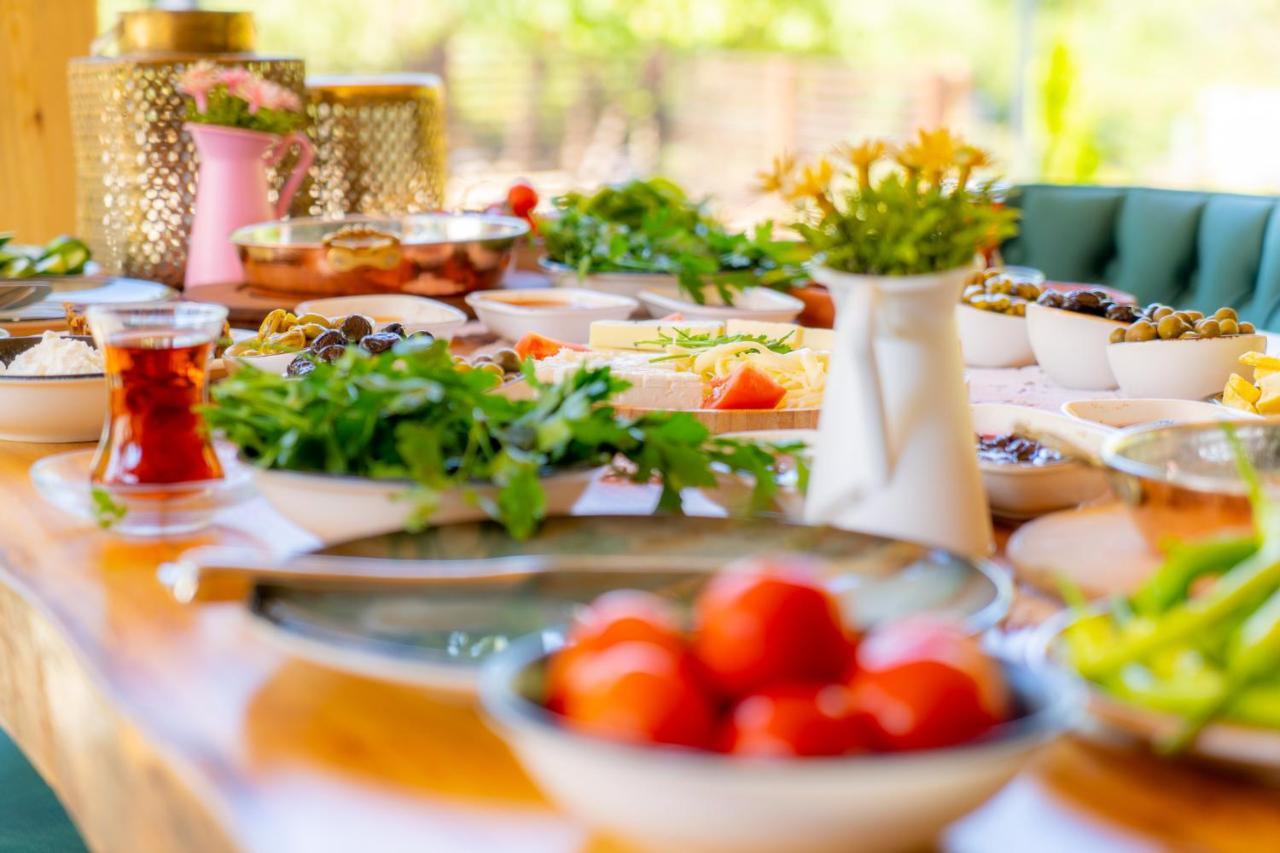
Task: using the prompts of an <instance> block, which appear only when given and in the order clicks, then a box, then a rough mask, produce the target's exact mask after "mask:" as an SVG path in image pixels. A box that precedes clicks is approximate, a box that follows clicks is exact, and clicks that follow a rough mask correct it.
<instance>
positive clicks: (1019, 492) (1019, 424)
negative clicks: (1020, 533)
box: [971, 403, 1108, 518]
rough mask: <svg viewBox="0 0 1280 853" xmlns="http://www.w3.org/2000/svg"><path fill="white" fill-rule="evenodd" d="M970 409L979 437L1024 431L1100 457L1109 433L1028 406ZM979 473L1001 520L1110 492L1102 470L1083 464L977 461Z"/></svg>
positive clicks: (977, 406) (985, 405) (991, 405)
mask: <svg viewBox="0 0 1280 853" xmlns="http://www.w3.org/2000/svg"><path fill="white" fill-rule="evenodd" d="M971 408H972V413H973V429H974V431H975V432H977V433H978V434H980V435H998V434H1001V433H1008V432H1022V431H1023V428H1025V429H1027V430H1030V431H1032V432H1034V433H1039V434H1042V435H1047V436H1057V437H1060V438H1062V439H1063V440H1064V441H1066V442H1069V443H1072V444H1075V445H1078V446H1081V447H1083V448H1085V449H1087V450H1089V451H1091V452H1093V453H1097V452H1098V450H1099V449H1100V448H1101V445H1102V440H1103V438H1105V437H1106V435H1107V433H1108V430H1105V429H1102V428H1100V427H1096V426H1093V425H1090V424H1086V423H1084V422H1083V421H1078V420H1074V419H1072V418H1068V417H1065V416H1064V415H1060V414H1058V413H1056V412H1047V411H1045V410H1043V409H1033V408H1031V407H1029V406H1013V405H1007V404H1005V403H974V404H973V406H972V407H971ZM978 468H979V469H980V470H981V471H982V484H983V486H984V487H985V488H986V490H987V500H988V501H990V503H991V512H992V513H993V514H995V515H998V516H1001V517H1003V518H1033V517H1035V516H1037V515H1043V514H1045V513H1047V512H1054V511H1055V510H1059V509H1066V508H1068V507H1073V506H1076V505H1077V504H1081V503H1084V502H1085V501H1089V500H1093V499H1094V498H1098V497H1101V496H1102V495H1104V494H1106V491H1107V480H1106V476H1105V475H1104V474H1103V472H1102V470H1101V469H1098V468H1094V467H1091V466H1089V465H1086V464H1084V463H1081V462H1072V461H1066V462H1058V463H1053V464H1049V465H1006V464H1000V463H995V462H984V461H982V460H979V461H978Z"/></svg>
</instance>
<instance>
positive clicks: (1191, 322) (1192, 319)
mask: <svg viewBox="0 0 1280 853" xmlns="http://www.w3.org/2000/svg"><path fill="white" fill-rule="evenodd" d="M1265 349H1266V337H1265V336H1264V335H1261V334H1258V332H1257V330H1256V329H1255V328H1254V326H1253V324H1252V323H1249V322H1246V321H1243V320H1241V319H1240V317H1239V315H1238V314H1237V313H1236V311H1235V309H1234V308H1219V309H1218V310H1217V311H1215V312H1213V313H1212V314H1209V315H1205V314H1204V313H1203V312H1200V311H1178V310H1175V309H1173V308H1171V307H1170V306H1168V305H1160V304H1158V303H1156V304H1152V305H1148V306H1147V307H1145V308H1142V309H1140V310H1139V312H1138V317H1137V318H1135V319H1134V321H1133V322H1131V323H1129V324H1128V325H1126V326H1124V327H1122V328H1119V329H1116V330H1113V331H1112V333H1111V338H1110V344H1109V345H1108V347H1107V360H1108V362H1109V363H1110V365H1111V370H1112V372H1113V373H1114V374H1115V377H1116V380H1117V381H1118V382H1119V384H1120V390H1121V391H1122V392H1123V393H1124V394H1125V396H1128V397H1163V398H1166V399H1177V400H1201V399H1204V398H1205V397H1208V396H1210V395H1212V394H1216V393H1217V392H1218V391H1220V390H1221V389H1222V386H1223V385H1224V384H1226V381H1227V379H1228V377H1230V376H1231V374H1232V373H1233V372H1234V371H1236V370H1238V369H1239V367H1238V360H1239V358H1240V356H1242V355H1244V354H1245V353H1246V352H1251V351H1254V350H1265Z"/></svg>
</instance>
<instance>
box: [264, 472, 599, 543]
mask: <svg viewBox="0 0 1280 853" xmlns="http://www.w3.org/2000/svg"><path fill="white" fill-rule="evenodd" d="M599 470H600V469H598V468H584V469H581V470H577V471H569V472H565V473H561V474H554V475H552V476H550V477H544V478H543V479H542V487H543V489H544V490H545V491H546V496H547V506H546V512H547V514H548V515H564V514H567V513H568V512H569V510H571V509H572V508H573V505H574V504H575V503H577V502H578V498H580V497H582V493H583V492H584V491H586V489H587V486H589V485H590V484H591V481H592V480H594V479H595V477H596V474H597V473H598V472H599ZM253 480H254V485H255V486H257V488H258V491H259V492H261V493H262V495H263V497H265V498H266V499H267V500H268V501H269V502H270V503H271V505H272V506H273V507H275V509H276V511H277V512H279V513H280V514H281V515H283V516H284V517H285V518H287V519H289V520H290V521H292V522H293V523H294V524H296V525H298V526H299V527H301V528H302V529H303V530H306V531H307V532H308V533H310V534H311V535H312V536H315V537H316V538H318V539H320V540H321V541H322V542H324V543H325V544H332V543H335V542H344V541H346V540H349V539H359V538H360V537H363V536H374V535H376V534H379V533H394V532H396V531H400V530H404V529H405V526H406V524H407V523H408V520H409V517H410V515H411V514H412V512H413V509H414V507H413V502H412V501H410V500H407V499H406V498H407V496H408V492H409V490H410V488H411V487H412V483H410V482H408V481H405V480H374V479H371V478H369V477H343V476H336V475H331V474H311V473H303V472H300V471H268V470H263V469H261V468H254V469H253ZM468 492H474V494H473V495H472V494H468ZM496 496H497V489H496V487H494V486H489V485H483V486H477V487H475V488H474V489H472V490H464V489H455V490H453V491H449V492H445V493H444V494H442V495H440V497H439V504H438V505H437V507H436V509H435V512H433V513H432V514H431V523H432V524H433V525H436V524H453V523H456V522H459V521H479V520H481V519H484V518H487V517H488V516H487V515H486V514H485V512H484V510H483V509H481V508H480V506H479V503H478V500H479V499H488V500H491V499H494V498H495V497H496Z"/></svg>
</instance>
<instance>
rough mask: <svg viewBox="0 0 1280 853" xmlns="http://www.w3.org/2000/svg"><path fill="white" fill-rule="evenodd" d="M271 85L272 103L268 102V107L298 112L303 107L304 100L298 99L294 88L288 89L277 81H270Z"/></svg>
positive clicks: (269, 84)
mask: <svg viewBox="0 0 1280 853" xmlns="http://www.w3.org/2000/svg"><path fill="white" fill-rule="evenodd" d="M267 85H268V86H269V87H271V93H272V94H271V103H269V104H267V108H268V109H273V110H288V111H289V112H295V113H296V112H298V111H299V110H301V109H302V102H301V101H299V100H298V96H297V95H296V94H294V93H293V91H292V90H290V89H286V88H285V87H284V86H280V85H278V84H276V83H268V84H267Z"/></svg>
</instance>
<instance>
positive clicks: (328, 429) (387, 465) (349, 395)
mask: <svg viewBox="0 0 1280 853" xmlns="http://www.w3.org/2000/svg"><path fill="white" fill-rule="evenodd" d="M525 375H526V380H527V381H528V382H530V383H531V384H533V386H534V390H535V395H534V397H533V399H529V400H511V399H508V398H507V397H504V396H502V395H500V394H495V393H491V392H492V391H493V390H494V387H495V385H496V384H497V382H498V381H499V380H498V378H497V377H495V376H494V375H492V374H490V373H486V372H484V371H476V370H472V371H462V370H459V369H458V367H457V366H456V365H454V363H453V360H452V357H451V356H450V355H449V352H448V345H447V343H445V342H443V341H437V342H434V343H431V344H425V343H423V342H422V341H420V340H406V341H401V342H400V343H399V344H397V345H396V346H395V347H394V348H393V349H392V350H391V351H390V352H386V353H382V354H380V355H376V356H371V355H368V354H367V353H365V352H364V351H363V350H360V349H358V348H356V347H350V348H348V351H347V353H346V354H345V355H343V357H342V358H341V359H339V360H338V361H337V362H335V363H333V364H323V363H321V364H317V365H316V368H315V370H313V371H312V372H311V373H309V374H307V375H306V376H303V377H297V378H289V377H284V376H279V375H276V374H273V373H269V372H266V371H259V370H242V371H239V372H238V373H235V374H232V375H231V376H230V377H228V378H227V379H225V380H223V381H222V382H220V383H219V384H218V385H216V386H215V387H214V389H213V392H212V396H213V404H212V405H210V406H208V407H205V409H204V414H205V418H206V421H207V423H208V425H209V427H210V428H211V429H213V430H214V431H216V432H219V433H221V434H223V435H224V436H225V437H226V438H227V439H228V440H230V441H232V442H233V443H235V444H236V445H238V446H239V448H240V450H241V452H242V454H243V455H244V456H245V457H246V458H248V459H249V460H251V461H252V462H254V463H255V464H257V465H260V466H262V467H265V468H280V469H287V470H293V471H311V472H316V473H328V474H347V475H355V476H363V477H373V478H378V479H404V480H409V481H412V486H411V487H406V495H405V498H406V499H407V500H412V501H413V502H414V509H415V519H416V521H417V522H418V523H419V524H424V523H426V522H428V521H429V519H430V515H431V512H432V510H433V509H434V507H435V504H436V502H437V500H438V497H439V495H440V494H441V493H442V492H444V491H445V490H448V489H456V488H460V489H474V487H475V486H476V485H479V484H487V483H491V484H494V485H497V486H498V487H499V490H498V494H497V497H496V499H494V500H493V501H490V502H487V503H483V504H482V506H483V508H484V510H485V512H486V513H488V514H489V516H490V517H492V518H494V519H495V520H497V521H499V522H501V523H502V524H503V525H504V526H506V528H507V530H508V531H509V532H510V533H511V535H512V536H515V537H517V538H524V537H527V536H529V535H531V534H532V533H534V532H535V531H536V530H537V527H538V525H539V523H540V522H541V520H542V519H543V517H544V516H545V514H546V494H545V491H544V490H543V486H542V482H541V479H540V478H541V477H542V476H545V475H547V474H552V473H557V472H562V471H566V470H571V469H574V468H585V467H593V466H598V465H606V464H610V463H614V462H617V461H620V460H626V462H627V463H628V464H627V465H626V466H625V467H626V470H627V473H628V474H629V476H630V477H631V478H632V479H633V480H634V481H636V482H649V481H650V480H652V479H655V478H656V479H657V480H658V481H660V482H661V484H662V496H661V499H660V508H661V509H663V510H668V511H678V510H679V509H680V506H681V499H680V492H681V490H682V489H685V488H690V487H712V486H715V485H716V472H717V471H719V470H728V471H731V472H734V473H735V474H738V475H742V476H744V477H748V478H750V479H752V480H753V481H754V491H753V501H752V506H753V508H755V509H762V508H764V507H766V506H768V504H769V502H770V499H771V498H772V497H773V495H774V493H775V492H776V491H777V489H778V482H779V479H778V478H779V476H780V474H781V471H782V467H783V465H784V464H787V463H786V461H785V460H787V459H788V458H789V456H790V455H791V452H792V451H793V450H794V449H795V448H792V447H790V446H786V445H776V446H775V445H767V444H761V443H757V442H749V441H742V440H737V439H727V438H715V437H712V436H711V435H710V433H709V431H708V430H707V428H706V427H705V426H703V425H702V424H701V423H699V422H698V421H697V420H696V419H695V418H694V417H693V416H692V415H690V414H688V413H683V412H649V413H645V414H643V415H640V416H638V417H634V418H633V417H623V416H621V415H619V414H618V413H617V412H616V411H615V410H614V409H613V408H612V407H611V406H610V405H609V401H610V399H611V398H612V397H613V396H614V395H616V394H617V393H618V392H619V391H621V390H623V389H624V388H626V387H627V383H626V382H625V381H623V380H621V379H619V378H617V377H615V376H613V375H612V374H611V373H610V372H609V369H608V368H607V367H601V368H597V369H583V370H581V371H579V372H577V373H575V374H573V375H571V376H569V377H567V378H566V379H565V380H564V381H563V382H560V383H559V384H556V385H544V384H542V383H539V382H538V381H537V379H536V378H535V377H534V376H533V371H532V369H531V365H530V364H528V363H526V365H525ZM473 494H474V492H473Z"/></svg>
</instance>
